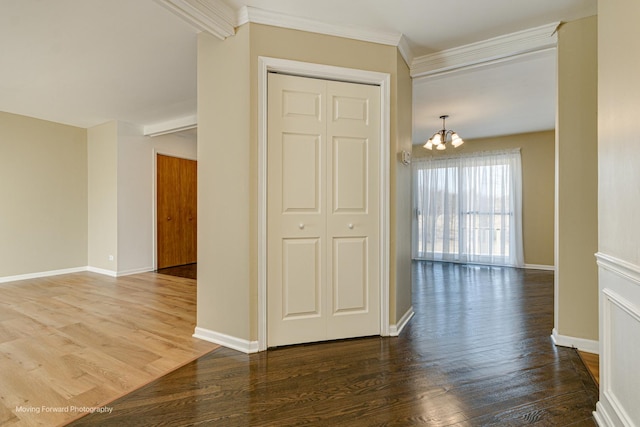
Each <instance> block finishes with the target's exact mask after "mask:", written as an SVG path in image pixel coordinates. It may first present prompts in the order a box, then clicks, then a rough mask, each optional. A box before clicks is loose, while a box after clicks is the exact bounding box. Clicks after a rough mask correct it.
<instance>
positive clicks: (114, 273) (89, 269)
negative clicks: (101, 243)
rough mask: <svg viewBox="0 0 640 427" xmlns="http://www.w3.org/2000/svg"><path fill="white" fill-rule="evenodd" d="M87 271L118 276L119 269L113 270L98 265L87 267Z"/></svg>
mask: <svg viewBox="0 0 640 427" xmlns="http://www.w3.org/2000/svg"><path fill="white" fill-rule="evenodd" d="M86 271H88V272H90V273H98V274H102V275H105V276H111V277H118V272H117V271H113V270H106V269H104V268H98V267H91V266H89V267H87V268H86Z"/></svg>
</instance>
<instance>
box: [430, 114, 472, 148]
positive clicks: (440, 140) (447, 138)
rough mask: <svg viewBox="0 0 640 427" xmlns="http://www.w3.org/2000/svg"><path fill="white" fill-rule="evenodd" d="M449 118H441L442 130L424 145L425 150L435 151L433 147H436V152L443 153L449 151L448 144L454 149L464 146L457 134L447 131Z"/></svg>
mask: <svg viewBox="0 0 640 427" xmlns="http://www.w3.org/2000/svg"><path fill="white" fill-rule="evenodd" d="M448 117H449V116H447V115H443V116H440V119H442V129H441V130H439V131H438V132H436V133H434V134H433V136H432V137H431V138H430V139H429V140H428V141H427V142H426V143H425V144H424V145H423V147H424V148H426V149H427V150H433V146H434V145H435V147H436V150H440V151H442V150H446V149H447V145H446V144H447V143H451V145H452V146H453V147H454V148H457V147H459V146H461V145H462V144H464V141H463V140H462V138H460V136H459V135H458V134H457V133H456V132H454V131H453V130H447V128H446V125H445V120H446V119H447V118H448Z"/></svg>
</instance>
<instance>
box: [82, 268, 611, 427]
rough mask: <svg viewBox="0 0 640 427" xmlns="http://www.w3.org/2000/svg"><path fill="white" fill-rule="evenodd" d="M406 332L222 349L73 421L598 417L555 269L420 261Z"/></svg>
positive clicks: (507, 421) (324, 422) (500, 422)
mask: <svg viewBox="0 0 640 427" xmlns="http://www.w3.org/2000/svg"><path fill="white" fill-rule="evenodd" d="M413 274H414V299H413V302H414V309H415V311H416V315H415V316H414V318H413V319H412V321H411V322H410V324H409V325H408V326H407V327H406V329H405V330H404V331H403V333H402V334H401V336H400V337H397V338H380V337H370V338H362V339H354V340H345V341H336V342H327V343H318V344H309V345H299V346H291V347H284V348H278V349H274V350H270V351H268V352H263V353H258V354H253V355H245V354H241V353H238V352H235V351H233V350H229V349H225V348H221V349H219V350H217V351H215V352H212V353H209V354H207V355H206V356H204V357H201V358H199V359H198V360H197V361H194V362H192V363H189V364H187V365H185V366H184V367H182V368H180V369H178V370H176V371H174V372H172V373H170V374H169V375H166V376H164V377H162V378H160V379H159V380H157V381H154V382H153V383H150V384H148V385H147V386H145V387H143V388H141V389H139V390H137V391H135V392H133V393H131V394H129V395H127V396H125V397H123V398H121V399H118V400H117V401H115V402H113V403H112V404H110V406H111V407H112V408H113V411H112V412H111V413H110V414H91V415H88V416H86V417H84V418H81V419H80V420H77V421H76V422H74V423H73V424H72V425H73V426H123V425H139V426H164V425H167V426H188V425H207V426H209V425H212V426H294V425H313V426H376V425H380V426H409V425H425V426H457V427H462V426H521V425H532V424H533V425H539V426H595V425H596V424H595V422H594V420H593V418H592V415H591V412H592V411H593V410H594V409H595V404H596V401H597V399H598V390H597V388H596V386H595V384H594V383H593V381H592V379H591V377H590V376H589V374H588V372H587V370H586V368H585V366H584V365H583V364H582V362H581V360H580V358H579V356H578V354H577V352H576V351H575V350H573V349H569V348H562V347H555V346H554V345H553V344H552V342H551V338H550V334H551V330H552V327H553V273H552V272H547V271H536V270H519V269H511V268H489V267H472V266H462V265H453V264H438V263H428V262H416V263H414V272H413Z"/></svg>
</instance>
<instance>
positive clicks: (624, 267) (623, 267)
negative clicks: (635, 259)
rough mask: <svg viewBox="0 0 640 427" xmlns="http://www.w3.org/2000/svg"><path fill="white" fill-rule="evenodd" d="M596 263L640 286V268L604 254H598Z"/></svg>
mask: <svg viewBox="0 0 640 427" xmlns="http://www.w3.org/2000/svg"><path fill="white" fill-rule="evenodd" d="M596 262H597V263H598V266H599V267H602V268H604V269H605V270H609V271H610V272H612V273H614V274H617V275H618V276H621V277H623V278H625V279H627V280H630V281H631V282H632V283H635V284H636V285H638V286H640V266H637V265H635V264H632V263H630V262H627V261H624V260H621V259H619V258H616V257H614V256H611V255H607V254H605V253H602V252H598V253H597V254H596Z"/></svg>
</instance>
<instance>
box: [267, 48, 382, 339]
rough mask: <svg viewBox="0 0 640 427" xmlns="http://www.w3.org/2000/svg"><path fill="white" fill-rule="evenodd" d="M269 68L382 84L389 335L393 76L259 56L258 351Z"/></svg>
mask: <svg viewBox="0 0 640 427" xmlns="http://www.w3.org/2000/svg"><path fill="white" fill-rule="evenodd" d="M270 71H275V72H281V73H287V74H293V75H297V76H303V77H314V78H321V79H325V80H339V81H345V82H352V83H364V84H371V85H376V86H380V101H381V102H380V104H381V120H380V165H379V167H380V183H381V185H380V260H379V269H380V335H382V336H388V335H389V219H390V216H389V182H390V181H389V175H390V173H389V152H390V143H391V136H390V122H391V75H390V74H388V73H379V72H376V71H365V70H356V69H353V68H342V67H334V66H330V65H322V64H313V63H309V62H298V61H291V60H287V59H278V58H269V57H263V56H260V57H258V351H264V350H266V349H267V73H269V72H270Z"/></svg>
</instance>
